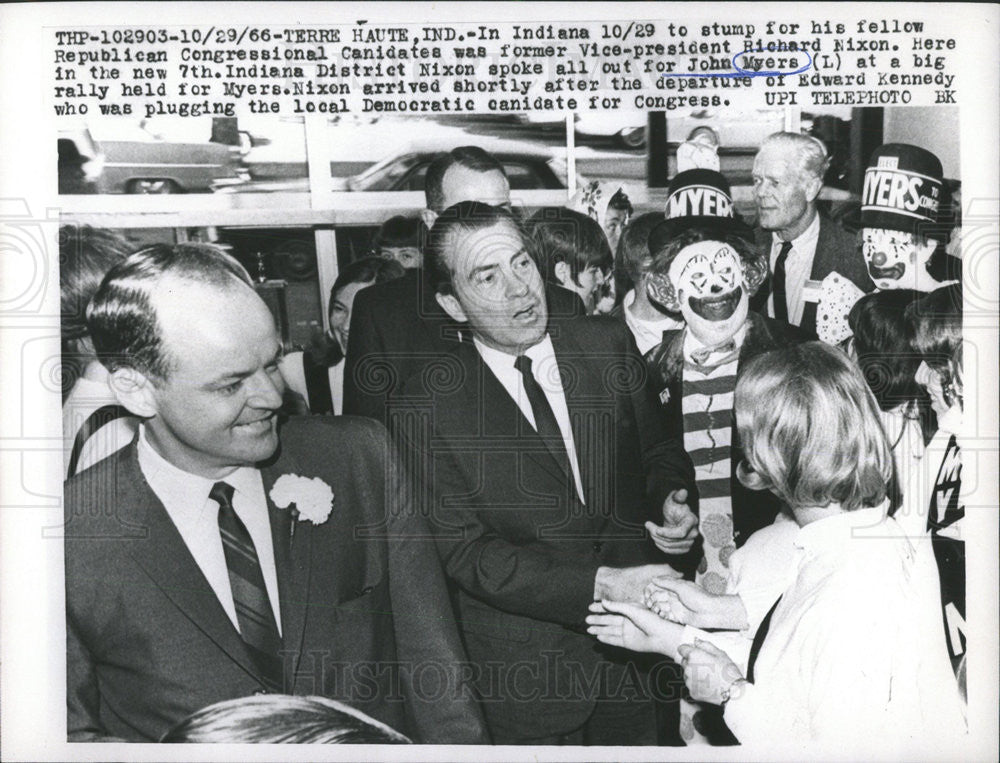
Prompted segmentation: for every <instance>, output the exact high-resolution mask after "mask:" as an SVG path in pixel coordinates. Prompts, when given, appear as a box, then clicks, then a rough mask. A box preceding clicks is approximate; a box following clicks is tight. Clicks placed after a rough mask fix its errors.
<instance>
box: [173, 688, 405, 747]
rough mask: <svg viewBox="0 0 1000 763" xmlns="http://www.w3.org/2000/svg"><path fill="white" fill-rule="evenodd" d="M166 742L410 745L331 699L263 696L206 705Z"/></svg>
mask: <svg viewBox="0 0 1000 763" xmlns="http://www.w3.org/2000/svg"><path fill="white" fill-rule="evenodd" d="M160 741H161V742H168V743H170V742H173V743H179V742H189V743H213V742H214V743H220V742H230V743H261V744H410V740H409V739H408V738H407V737H405V736H403V735H402V734H400V733H399V732H398V731H396V730H395V729H392V728H390V727H389V726H386V725H385V724H384V723H381V722H380V721H377V720H375V719H374V718H371V717H369V716H368V715H365V714H364V713H362V712H361V711H359V710H355V709H354V708H352V707H350V706H348V705H345V704H343V703H341V702H337V701H335V700H332V699H327V698H326V697H318V696H311V697H296V696H291V695H288V694H263V695H251V696H248V697H237V698H236V699H228V700H224V701H222V702H216V703H215V704H213V705H209V706H208V707H205V708H202V709H201V710H198V711H196V712H194V713H192V714H191V715H189V716H188V717H187V718H185V719H184V720H182V721H181V722H180V723H178V724H177V725H175V726H174V727H173V728H172V729H170V731H168V732H167V733H166V734H164V735H163V737H162V738H161V739H160Z"/></svg>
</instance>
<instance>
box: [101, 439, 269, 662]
mask: <svg viewBox="0 0 1000 763" xmlns="http://www.w3.org/2000/svg"><path fill="white" fill-rule="evenodd" d="M129 447H130V448H131V452H130V453H129V454H128V457H127V458H124V459H123V460H122V466H123V468H122V469H121V470H119V471H118V472H117V475H116V477H117V484H116V485H115V491H116V500H117V502H118V504H119V506H120V507H121V509H122V511H123V512H124V514H126V515H127V514H132V516H131V517H130V518H128V519H127V520H126V521H127V522H128V523H129V524H133V523H134V524H136V525H138V526H142V527H146V528H147V529H148V532H147V535H146V537H145V538H144V539H141V540H138V541H136V542H135V543H134V544H130V549H129V553H130V554H131V556H132V558H133V560H134V561H135V562H136V564H138V565H139V566H140V567H141V568H142V569H143V570H144V571H145V572H146V574H147V575H148V576H149V577H150V579H151V580H152V581H153V583H154V584H155V585H156V586H157V587H158V588H159V589H160V590H161V591H162V592H163V593H164V595H166V596H167V598H169V599H170V600H171V601H172V602H173V603H174V605H175V606H176V607H177V608H178V609H179V610H180V611H181V612H182V613H183V614H184V616H186V617H187V618H188V619H189V620H191V622H193V623H194V624H195V625H196V626H197V627H198V628H200V629H201V631H202V632H203V633H204V634H205V636H206V637H207V638H208V639H209V640H211V641H212V642H213V643H215V644H216V645H217V646H218V647H219V648H220V649H221V650H222V651H223V652H225V653H226V654H227V655H229V657H230V658H232V659H233V660H234V661H235V662H236V663H238V664H239V665H240V666H241V667H243V668H244V669H245V670H246V671H247V672H248V673H251V674H252V675H254V676H256V675H257V669H256V668H255V666H254V664H253V661H252V660H251V658H250V655H249V653H248V652H247V650H246V647H245V646H244V644H243V640H242V639H241V638H240V635H239V632H238V631H237V630H236V628H235V627H233V624H232V621H230V619H229V617H228V615H226V612H225V610H224V609H223V608H222V604H220V603H219V599H218V597H216V595H215V592H214V591H213V590H212V587H211V586H210V585H209V583H208V581H207V580H206V579H205V576H204V575H203V574H202V572H201V569H200V568H199V567H198V564H197V562H195V560H194V557H192V556H191V552H190V551H188V548H187V546H186V545H185V543H184V540H183V538H181V535H180V533H179V532H178V531H177V528H176V527H175V526H174V523H173V521H172V520H171V519H170V516H169V514H167V510H166V509H165V508H164V506H163V504H162V503H161V501H160V499H159V498H157V496H156V494H155V493H154V492H153V491H152V489H151V488H150V487H149V485H148V483H147V482H146V479H145V477H143V475H142V471H141V470H140V468H139V461H138V458H137V456H136V450H135V444H134V443H133V444H132V445H130V446H129Z"/></svg>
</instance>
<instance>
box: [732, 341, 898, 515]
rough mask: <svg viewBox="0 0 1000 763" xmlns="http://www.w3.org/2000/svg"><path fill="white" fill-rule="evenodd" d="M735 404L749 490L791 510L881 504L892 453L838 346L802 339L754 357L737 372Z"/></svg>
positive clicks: (858, 376) (870, 403) (872, 407)
mask: <svg viewBox="0 0 1000 763" xmlns="http://www.w3.org/2000/svg"><path fill="white" fill-rule="evenodd" d="M735 406H736V423H737V427H738V430H739V435H740V441H741V443H742V445H743V449H744V453H745V454H746V461H747V464H748V465H749V467H750V468H751V469H752V470H753V471H752V472H749V473H748V472H747V470H746V469H745V468H741V469H740V470H739V477H740V480H741V481H742V482H743V483H744V484H745V485H746V486H747V487H749V488H751V489H758V490H759V489H765V488H766V489H769V490H771V491H772V492H773V493H774V494H775V495H777V496H778V497H779V498H781V499H782V500H783V501H785V503H787V504H788V506H789V507H790V508H793V509H796V508H805V507H809V506H828V505H830V504H831V503H839V504H840V505H841V507H842V508H843V509H844V510H845V511H853V510H855V509H859V508H862V507H871V506H877V505H879V504H880V503H882V501H884V500H885V498H886V494H887V485H888V483H889V481H890V480H891V479H892V473H893V461H892V451H891V450H890V448H889V443H888V441H887V440H886V436H885V431H884V429H883V428H882V423H881V419H880V417H879V414H878V406H877V404H876V402H875V398H874V397H873V396H872V393H871V391H870V390H869V389H868V385H867V384H866V383H865V380H864V378H863V377H862V375H861V372H860V371H859V370H858V369H857V368H856V367H855V366H854V365H853V364H852V363H851V361H850V360H849V359H848V358H847V356H846V355H845V354H844V353H843V352H841V351H840V350H839V349H836V348H834V347H830V346H827V345H825V344H823V343H821V342H807V343H805V344H801V345H797V346H794V347H790V348H787V349H783V350H775V351H773V352H768V353H764V354H763V355H759V356H757V357H756V358H754V359H753V360H751V361H750V362H749V363H748V364H747V366H746V367H745V368H743V369H741V373H740V379H739V381H738V382H737V384H736V402H735Z"/></svg>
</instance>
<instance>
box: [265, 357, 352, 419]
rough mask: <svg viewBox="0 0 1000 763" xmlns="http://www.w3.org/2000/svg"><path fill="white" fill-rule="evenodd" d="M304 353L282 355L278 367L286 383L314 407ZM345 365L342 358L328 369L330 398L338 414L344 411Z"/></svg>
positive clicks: (334, 410)
mask: <svg viewBox="0 0 1000 763" xmlns="http://www.w3.org/2000/svg"><path fill="white" fill-rule="evenodd" d="M304 354H305V353H304V352H290V353H288V354H287V355H282V357H281V360H280V361H278V367H279V368H280V369H281V376H282V377H283V378H284V380H285V384H287V385H288V386H289V387H291V388H292V390H293V391H295V392H297V393H298V394H300V395H301V396H302V399H303V400H305V401H306V405H308V406H309V407H310V408H312V407H313V404H312V401H310V400H309V387H308V385H307V384H306V372H305V369H304V368H303V366H302V356H303V355H304ZM344 365H345V363H344V359H343V358H341V360H340V362H339V363H337V365H335V366H330V367H329V368H327V370H326V376H327V379H329V381H330V399H331V400H332V402H333V412H334V414H335V415H337V416H339V415H340V414H342V413H343V412H344Z"/></svg>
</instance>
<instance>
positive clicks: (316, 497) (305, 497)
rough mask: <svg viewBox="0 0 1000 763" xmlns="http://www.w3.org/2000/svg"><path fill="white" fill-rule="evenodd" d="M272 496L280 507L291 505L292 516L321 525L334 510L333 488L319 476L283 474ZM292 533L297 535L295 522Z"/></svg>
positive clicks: (276, 483) (275, 503)
mask: <svg viewBox="0 0 1000 763" xmlns="http://www.w3.org/2000/svg"><path fill="white" fill-rule="evenodd" d="M270 496H271V500H272V501H273V502H274V505H275V506H277V507H278V508H279V509H284V508H288V507H289V506H291V512H292V518H293V519H295V520H298V521H299V522H302V521H307V522H312V523H313V524H314V525H321V524H323V523H324V522H326V520H327V519H329V518H330V512H331V511H333V488H331V487H330V486H329V485H327V484H326V483H325V482H324V481H323V480H321V479H320V478H319V477H311V478H310V477H300V476H299V475H298V474H282V475H281V476H280V477H278V480H277V482H275V483H274V487H272V488H271V492H270ZM291 534H292V535H293V536H294V535H295V523H294V522H293V523H292V530H291Z"/></svg>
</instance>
